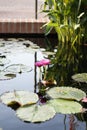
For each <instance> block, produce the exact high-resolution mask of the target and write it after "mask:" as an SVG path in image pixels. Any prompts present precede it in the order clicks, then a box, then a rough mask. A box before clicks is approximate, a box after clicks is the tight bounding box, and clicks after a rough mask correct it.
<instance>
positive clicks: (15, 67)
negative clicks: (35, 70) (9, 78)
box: [4, 64, 32, 73]
mask: <svg viewBox="0 0 87 130" xmlns="http://www.w3.org/2000/svg"><path fill="white" fill-rule="evenodd" d="M4 71H9V72H13V73H24V72H30V71H32V68H31V67H30V66H26V65H24V64H12V65H10V66H7V67H6V68H5V70H4Z"/></svg>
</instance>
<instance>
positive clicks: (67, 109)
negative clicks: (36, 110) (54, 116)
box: [48, 99, 82, 114]
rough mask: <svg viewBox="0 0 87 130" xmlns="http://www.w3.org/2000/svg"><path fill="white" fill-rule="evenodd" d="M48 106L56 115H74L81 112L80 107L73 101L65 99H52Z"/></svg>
mask: <svg viewBox="0 0 87 130" xmlns="http://www.w3.org/2000/svg"><path fill="white" fill-rule="evenodd" d="M48 104H49V105H51V106H53V107H54V109H55V111H56V112H57V113H62V114H71V113H72V114H75V113H80V112H82V106H81V105H80V104H79V103H78V102H75V101H70V100H65V99H53V100H49V101H48Z"/></svg>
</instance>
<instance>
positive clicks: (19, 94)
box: [1, 91, 38, 106]
mask: <svg viewBox="0 0 87 130" xmlns="http://www.w3.org/2000/svg"><path fill="white" fill-rule="evenodd" d="M1 101H2V102H3V103H4V104H6V105H10V104H11V103H13V102H17V103H18V104H20V105H21V106H23V105H26V104H33V103H36V102H37V101H38V95H37V94H35V93H33V92H29V91H13V92H7V93H4V94H2V95H1Z"/></svg>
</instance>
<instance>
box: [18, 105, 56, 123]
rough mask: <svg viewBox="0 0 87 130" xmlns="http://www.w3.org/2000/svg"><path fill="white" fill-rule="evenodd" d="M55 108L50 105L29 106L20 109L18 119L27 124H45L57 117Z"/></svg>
mask: <svg viewBox="0 0 87 130" xmlns="http://www.w3.org/2000/svg"><path fill="white" fill-rule="evenodd" d="M55 114H56V112H55V110H54V108H53V107H52V106H50V105H48V104H45V105H42V106H40V105H28V106H24V107H20V108H18V109H17V111H16V115H17V117H19V118H20V119H21V120H23V121H27V122H44V121H47V120H49V119H51V118H53V117H54V116H55Z"/></svg>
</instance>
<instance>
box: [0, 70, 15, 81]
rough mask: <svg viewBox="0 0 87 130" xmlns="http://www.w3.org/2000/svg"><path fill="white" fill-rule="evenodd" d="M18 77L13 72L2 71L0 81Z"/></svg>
mask: <svg viewBox="0 0 87 130" xmlns="http://www.w3.org/2000/svg"><path fill="white" fill-rule="evenodd" d="M15 77H16V74H14V73H11V72H4V71H0V80H10V79H13V78H15Z"/></svg>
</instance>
